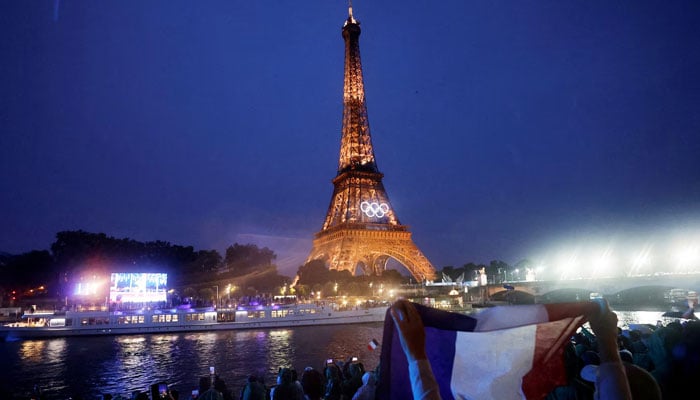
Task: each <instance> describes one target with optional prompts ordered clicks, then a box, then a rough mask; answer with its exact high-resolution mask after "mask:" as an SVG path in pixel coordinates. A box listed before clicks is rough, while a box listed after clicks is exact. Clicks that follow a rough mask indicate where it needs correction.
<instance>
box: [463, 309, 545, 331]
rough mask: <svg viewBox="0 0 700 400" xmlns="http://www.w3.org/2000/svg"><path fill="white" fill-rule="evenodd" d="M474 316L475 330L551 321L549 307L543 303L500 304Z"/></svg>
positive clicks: (490, 329)
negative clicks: (475, 321)
mask: <svg viewBox="0 0 700 400" xmlns="http://www.w3.org/2000/svg"><path fill="white" fill-rule="evenodd" d="M474 317H475V318H476V320H477V323H476V328H474V330H475V331H481V332H484V331H492V330H495V329H504V328H512V327H515V326H523V325H530V324H538V323H540V322H547V321H549V314H548V313H547V309H546V308H545V307H544V306H543V305H542V304H534V305H522V306H498V307H493V308H489V309H487V310H484V311H482V312H480V313H478V314H476V315H474Z"/></svg>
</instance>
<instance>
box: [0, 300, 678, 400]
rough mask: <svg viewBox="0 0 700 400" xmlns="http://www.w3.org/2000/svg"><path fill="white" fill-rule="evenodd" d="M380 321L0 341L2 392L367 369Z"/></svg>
mask: <svg viewBox="0 0 700 400" xmlns="http://www.w3.org/2000/svg"><path fill="white" fill-rule="evenodd" d="M616 312H617V313H618V318H619V320H620V326H622V327H625V326H627V325H628V324H631V323H648V324H655V323H656V321H657V320H662V321H663V322H664V323H665V322H668V320H666V319H665V318H663V317H662V316H661V314H663V312H660V311H616ZM382 332H383V324H382V323H371V324H356V325H344V326H340V325H337V326H319V327H297V328H293V329H272V330H245V331H218V332H212V333H194V334H193V333H180V334H165V335H161V334H151V335H128V336H100V337H85V338H57V339H43V340H22V341H15V342H8V343H0V363H2V368H0V370H1V371H2V372H1V373H0V397H2V395H3V394H4V393H8V392H9V393H12V394H19V395H22V394H26V393H30V392H31V391H32V389H33V387H34V386H35V385H37V386H38V387H39V388H40V389H41V390H42V393H44V395H46V396H47V397H48V398H50V399H61V400H65V399H68V398H70V397H73V398H74V399H76V398H82V399H85V400H93V399H101V395H102V394H104V393H109V394H112V395H115V394H122V395H124V396H127V398H128V397H129V396H130V394H131V393H132V391H147V390H148V388H149V387H150V385H151V384H153V383H156V382H158V381H165V382H167V383H168V384H169V387H170V388H173V389H177V390H178V391H179V392H180V394H181V395H180V399H189V398H190V396H191V392H192V389H195V388H196V387H197V385H198V382H199V377H202V376H208V375H209V368H210V367H214V368H215V371H216V373H217V374H218V375H219V376H220V377H221V378H222V379H224V381H225V382H226V384H227V386H228V387H229V388H230V389H233V391H234V394H235V395H236V396H237V395H238V393H239V391H240V389H241V388H242V387H243V384H244V382H245V379H246V377H247V376H248V375H249V374H251V373H254V374H256V375H259V376H265V379H266V383H267V384H268V385H270V384H273V383H274V381H275V377H276V373H277V369H278V368H279V367H281V366H291V367H294V368H296V369H297V371H299V372H301V371H303V369H304V368H305V367H307V366H312V367H316V368H323V365H324V363H325V360H326V359H328V358H336V359H347V358H348V357H351V356H357V357H358V358H359V360H360V361H361V362H363V364H364V365H365V367H366V368H367V369H374V368H375V367H376V366H377V364H378V362H379V352H380V350H381V347H378V348H377V349H376V350H374V351H372V350H369V348H368V343H369V342H370V341H371V340H372V339H376V340H377V341H379V342H380V343H381V341H382Z"/></svg>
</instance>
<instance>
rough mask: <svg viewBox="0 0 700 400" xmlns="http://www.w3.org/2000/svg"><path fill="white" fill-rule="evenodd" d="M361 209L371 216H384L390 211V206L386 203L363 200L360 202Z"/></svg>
mask: <svg viewBox="0 0 700 400" xmlns="http://www.w3.org/2000/svg"><path fill="white" fill-rule="evenodd" d="M360 210H362V212H363V213H365V215H366V216H368V217H370V218H372V217H377V218H382V217H383V216H385V215H386V214H387V213H388V212H389V206H388V205H387V204H386V203H381V204H380V203H369V202H366V201H363V202H362V203H360Z"/></svg>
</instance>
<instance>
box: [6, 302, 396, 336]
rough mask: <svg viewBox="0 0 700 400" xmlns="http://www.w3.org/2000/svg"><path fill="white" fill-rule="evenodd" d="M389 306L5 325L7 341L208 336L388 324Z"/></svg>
mask: <svg viewBox="0 0 700 400" xmlns="http://www.w3.org/2000/svg"><path fill="white" fill-rule="evenodd" d="M385 315H386V306H381V305H371V306H370V305H368V304H362V305H357V306H355V307H348V306H342V305H337V304H335V303H325V302H313V303H295V304H274V305H246V306H238V307H232V308H219V309H216V308H213V307H209V308H187V307H181V308H172V309H161V308H148V307H146V308H141V309H129V310H116V311H100V310H95V311H92V310H82V311H61V312H53V311H32V312H27V313H25V314H24V315H23V316H22V318H21V320H20V321H19V322H13V323H7V324H4V325H2V326H0V339H2V340H5V341H10V340H19V339H33V338H51V337H62V336H88V335H128V334H147V333H169V332H205V331H215V330H233V329H267V328H287V327H297V326H309V325H334V324H356V323H369V322H381V321H384V317H385Z"/></svg>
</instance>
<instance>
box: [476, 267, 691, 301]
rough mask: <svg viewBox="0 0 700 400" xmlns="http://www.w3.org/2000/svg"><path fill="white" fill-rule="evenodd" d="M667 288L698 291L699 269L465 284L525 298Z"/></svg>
mask: <svg viewBox="0 0 700 400" xmlns="http://www.w3.org/2000/svg"><path fill="white" fill-rule="evenodd" d="M670 289H683V290H685V291H695V292H697V293H700V273H686V274H658V275H644V276H641V275H640V276H628V277H607V278H584V279H570V280H556V281H554V280H552V281H505V282H499V283H489V284H487V285H484V286H472V287H469V289H468V290H469V292H470V293H474V294H475V295H476V296H478V297H481V298H485V299H491V300H504V299H506V298H510V299H513V298H515V299H521V300H522V299H528V298H530V299H531V300H534V301H535V302H540V301H547V300H556V301H566V300H571V301H573V300H585V299H588V298H589V296H590V294H591V293H597V294H599V295H601V296H603V297H605V298H606V299H610V300H619V301H625V299H628V300H629V301H638V300H639V299H636V300H633V299H634V298H640V297H641V298H642V299H643V300H648V301H650V302H660V301H664V295H665V293H667V292H668V291H669V290H670Z"/></svg>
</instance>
